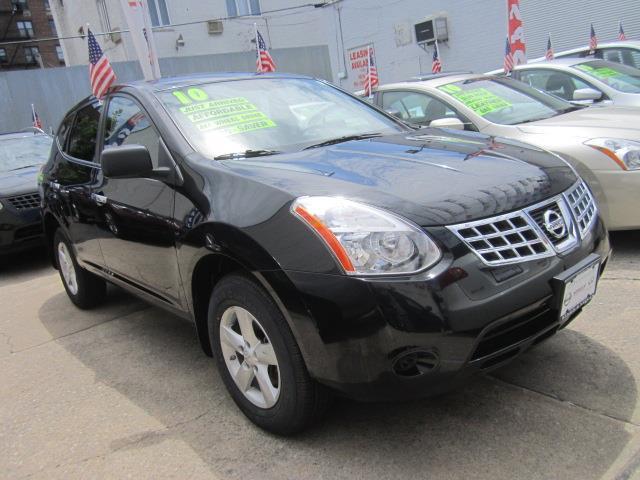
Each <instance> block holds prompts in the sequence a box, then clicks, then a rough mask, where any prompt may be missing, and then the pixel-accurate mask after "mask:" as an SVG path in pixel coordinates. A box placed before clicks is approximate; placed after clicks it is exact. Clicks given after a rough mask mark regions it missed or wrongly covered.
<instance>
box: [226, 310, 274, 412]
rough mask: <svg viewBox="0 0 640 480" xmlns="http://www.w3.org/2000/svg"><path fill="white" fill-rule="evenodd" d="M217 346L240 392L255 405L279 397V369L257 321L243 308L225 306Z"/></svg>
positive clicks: (267, 405) (265, 405)
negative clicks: (218, 344)
mask: <svg viewBox="0 0 640 480" xmlns="http://www.w3.org/2000/svg"><path fill="white" fill-rule="evenodd" d="M220 347H221V349H222V355H223V356H224V361H225V364H226V366H227V369H228V371H229V373H230V374H231V377H232V378H233V380H234V382H235V384H236V385H237V387H238V388H239V389H240V391H241V392H242V393H243V395H244V396H245V397H246V398H247V399H248V400H249V401H250V402H251V403H253V404H254V405H255V406H257V407H260V408H265V409H267V408H271V407H273V406H274V405H275V404H276V402H277V401H278V397H279V396H280V388H281V385H280V369H279V367H278V359H277V357H276V352H275V350H274V349H273V345H272V344H271V340H270V339H269V336H268V335H267V333H266V332H265V330H264V328H262V325H260V322H258V320H257V319H256V318H255V317H254V316H253V315H252V314H251V313H250V312H249V311H247V310H245V309H244V308H241V307H235V306H234V307H229V308H227V309H226V310H225V311H224V313H223V314H222V319H221V320H220Z"/></svg>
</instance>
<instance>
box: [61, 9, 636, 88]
mask: <svg viewBox="0 0 640 480" xmlns="http://www.w3.org/2000/svg"><path fill="white" fill-rule="evenodd" d="M50 1H51V6H52V9H53V11H54V16H55V19H56V21H57V22H58V26H59V32H60V35H61V36H66V35H73V34H75V33H77V30H78V28H79V27H80V26H81V25H83V22H87V21H88V22H90V23H91V24H92V25H95V26H96V27H95V28H93V27H92V28H93V30H94V31H98V30H100V28H98V26H100V25H101V20H100V18H99V15H98V9H97V6H96V4H97V2H98V1H103V0H64V7H62V6H61V3H60V0H50ZM104 1H106V3H107V5H108V10H109V17H110V18H109V20H110V24H111V26H112V27H120V28H125V25H124V22H123V19H122V17H121V9H120V4H119V0H104ZM316 1H317V2H318V3H321V0H316ZM325 1H326V2H327V3H331V4H330V5H329V6H326V7H324V8H313V7H304V8H300V9H295V10H289V11H285V12H279V13H275V12H274V13H268V12H269V11H272V10H277V9H282V8H288V7H293V6H301V5H307V4H308V3H310V2H309V0H260V4H261V9H262V12H263V14H262V15H260V16H257V17H239V18H233V19H228V20H224V32H223V33H222V34H219V35H209V34H208V32H207V24H206V23H199V24H194V25H182V26H180V25H176V24H182V23H188V22H193V21H198V20H206V19H217V18H224V17H227V16H228V14H227V10H226V2H225V0H166V2H167V5H168V9H169V16H170V21H171V23H172V24H173V25H174V26H170V27H164V28H160V29H155V30H154V35H155V38H156V43H157V45H158V50H159V52H158V53H159V55H160V56H161V57H183V56H193V55H203V54H212V53H229V52H248V51H252V50H254V49H255V44H254V43H252V40H253V38H254V33H253V23H254V22H256V23H257V24H258V26H259V28H260V31H261V32H262V34H263V36H264V37H265V39H266V40H267V43H268V44H269V47H270V48H286V47H296V46H313V45H327V46H328V47H329V52H330V55H331V67H332V71H333V75H334V82H335V83H337V84H339V85H341V86H343V87H344V88H347V89H352V88H351V86H352V85H353V78H349V77H347V78H344V74H343V73H345V72H347V69H346V66H345V63H346V62H348V59H347V58H346V51H347V50H348V49H350V48H353V47H358V46H361V45H365V44H368V43H373V44H374V46H375V49H376V56H377V63H378V71H379V75H380V79H381V81H382V82H392V81H398V80H402V79H406V78H409V77H411V76H414V75H417V74H419V73H427V72H430V71H431V59H432V52H433V51H432V50H431V49H429V50H428V51H426V52H425V51H424V50H422V49H421V48H420V47H418V45H417V44H416V43H415V33H414V27H413V26H414V24H415V23H417V22H419V21H420V20H422V19H424V18H425V17H427V16H431V15H434V14H439V13H445V14H446V15H447V17H448V27H449V41H448V42H446V43H443V44H441V45H440V57H441V61H442V63H443V67H444V70H473V71H478V72H484V71H488V70H491V69H495V68H499V67H500V66H501V65H502V60H503V55H504V44H505V39H506V35H507V11H506V3H507V2H506V0H325ZM639 1H640V0H610V1H607V2H602V1H601V0H562V1H559V0H521V9H522V14H523V21H524V28H525V37H526V41H527V48H528V56H529V58H535V57H538V56H541V55H543V54H544V51H545V48H546V41H547V35H548V34H549V33H551V34H552V36H553V40H554V47H555V49H556V51H560V50H562V49H567V48H571V47H576V46H580V45H584V44H586V43H587V42H588V32H589V24H590V23H591V22H593V23H594V26H595V28H596V31H597V33H598V37H599V39H600V41H601V42H603V41H607V40H615V38H616V35H617V25H618V21H619V20H620V19H622V20H623V22H624V25H625V30H626V33H627V36H628V37H629V38H635V39H640V8H638V7H639V4H638V2H639ZM402 31H404V32H406V33H407V34H408V35H406V36H405V37H406V38H404V39H403V38H402V37H403V36H402V35H400V34H398V32H402ZM180 35H182V38H183V40H184V46H183V47H179V48H177V49H176V40H177V39H178V37H179V36H180ZM122 38H123V42H122V43H120V44H115V43H113V42H112V41H111V40H109V39H108V38H107V37H99V41H100V43H101V45H103V49H104V50H105V51H107V53H108V55H109V56H110V58H111V59H112V60H114V61H118V60H132V59H135V56H134V53H133V51H132V49H131V46H130V42H129V41H128V35H127V34H126V33H125V34H123V35H122ZM63 47H64V49H65V57H66V58H67V59H68V62H69V64H71V65H75V64H83V63H86V62H87V52H86V50H87V49H86V42H85V41H84V40H78V39H74V40H66V41H63ZM129 49H131V50H129ZM276 62H277V59H276ZM351 77H352V76H351Z"/></svg>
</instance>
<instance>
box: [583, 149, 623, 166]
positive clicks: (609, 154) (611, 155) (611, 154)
mask: <svg viewBox="0 0 640 480" xmlns="http://www.w3.org/2000/svg"><path fill="white" fill-rule="evenodd" d="M591 147H592V148H595V149H596V150H599V151H601V152H602V153H604V154H605V155H606V156H607V157H609V158H610V159H611V160H613V161H614V162H616V163H617V164H618V166H619V167H620V168H622V169H623V170H629V169H628V168H627V166H626V165H625V163H624V162H623V161H622V160H620V158H618V156H617V155H616V154H615V153H614V152H612V151H611V150H609V149H608V148H605V147H598V146H596V145H591Z"/></svg>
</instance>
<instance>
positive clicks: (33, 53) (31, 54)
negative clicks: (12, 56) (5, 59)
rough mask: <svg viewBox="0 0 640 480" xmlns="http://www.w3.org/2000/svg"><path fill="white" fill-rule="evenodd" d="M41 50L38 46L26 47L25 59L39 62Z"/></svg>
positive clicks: (28, 61)
mask: <svg viewBox="0 0 640 480" xmlns="http://www.w3.org/2000/svg"><path fill="white" fill-rule="evenodd" d="M39 56H40V50H39V49H38V47H24V60H25V62H27V63H38V57H39Z"/></svg>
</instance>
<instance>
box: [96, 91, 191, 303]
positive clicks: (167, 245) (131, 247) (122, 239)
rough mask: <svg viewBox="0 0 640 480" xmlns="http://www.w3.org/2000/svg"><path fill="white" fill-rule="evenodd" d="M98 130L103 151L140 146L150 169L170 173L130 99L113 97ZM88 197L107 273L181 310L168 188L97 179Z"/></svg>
mask: <svg viewBox="0 0 640 480" xmlns="http://www.w3.org/2000/svg"><path fill="white" fill-rule="evenodd" d="M101 128H102V131H103V135H101V138H102V139H103V141H102V145H103V148H104V149H109V148H114V147H118V146H121V145H142V146H144V147H146V148H147V150H148V151H149V154H150V157H151V160H152V163H153V167H154V168H158V167H169V168H175V164H174V163H173V160H172V159H171V156H170V154H169V152H168V150H167V148H166V146H165V144H164V142H163V141H162V139H161V137H160V135H159V133H158V130H157V129H156V127H155V126H154V125H153V123H152V121H151V118H150V117H149V115H148V113H147V112H146V111H145V110H144V109H143V108H142V107H141V105H140V104H139V103H138V102H137V100H136V99H134V98H133V97H131V96H129V95H127V94H116V95H112V96H111V97H110V98H109V100H108V102H107V105H106V107H105V114H104V121H103V123H102V127H101ZM93 193H94V198H95V199H96V201H97V202H98V203H100V205H101V207H100V208H101V213H102V215H101V218H102V222H101V223H100V228H101V238H100V245H101V248H102V251H103V254H104V258H105V262H106V265H107V268H108V269H109V271H110V272H111V273H112V274H115V275H117V276H118V277H119V278H120V279H121V280H123V281H125V282H127V283H129V284H132V285H133V286H135V287H137V288H139V289H141V290H143V291H145V292H146V293H148V294H149V293H150V294H152V295H153V296H155V297H156V298H159V299H160V300H162V301H163V302H166V303H169V304H171V305H172V306H174V307H180V306H184V303H183V302H184V298H183V297H184V296H183V294H182V290H181V288H182V287H181V282H180V277H179V272H178V264H177V259H176V251H175V239H176V228H177V227H176V222H175V221H174V218H173V212H174V202H175V191H174V189H173V186H172V185H170V184H169V183H168V181H162V180H157V179H151V178H106V177H105V176H104V175H102V174H101V176H100V184H99V186H97V187H96V188H95V190H94V192H93Z"/></svg>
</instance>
